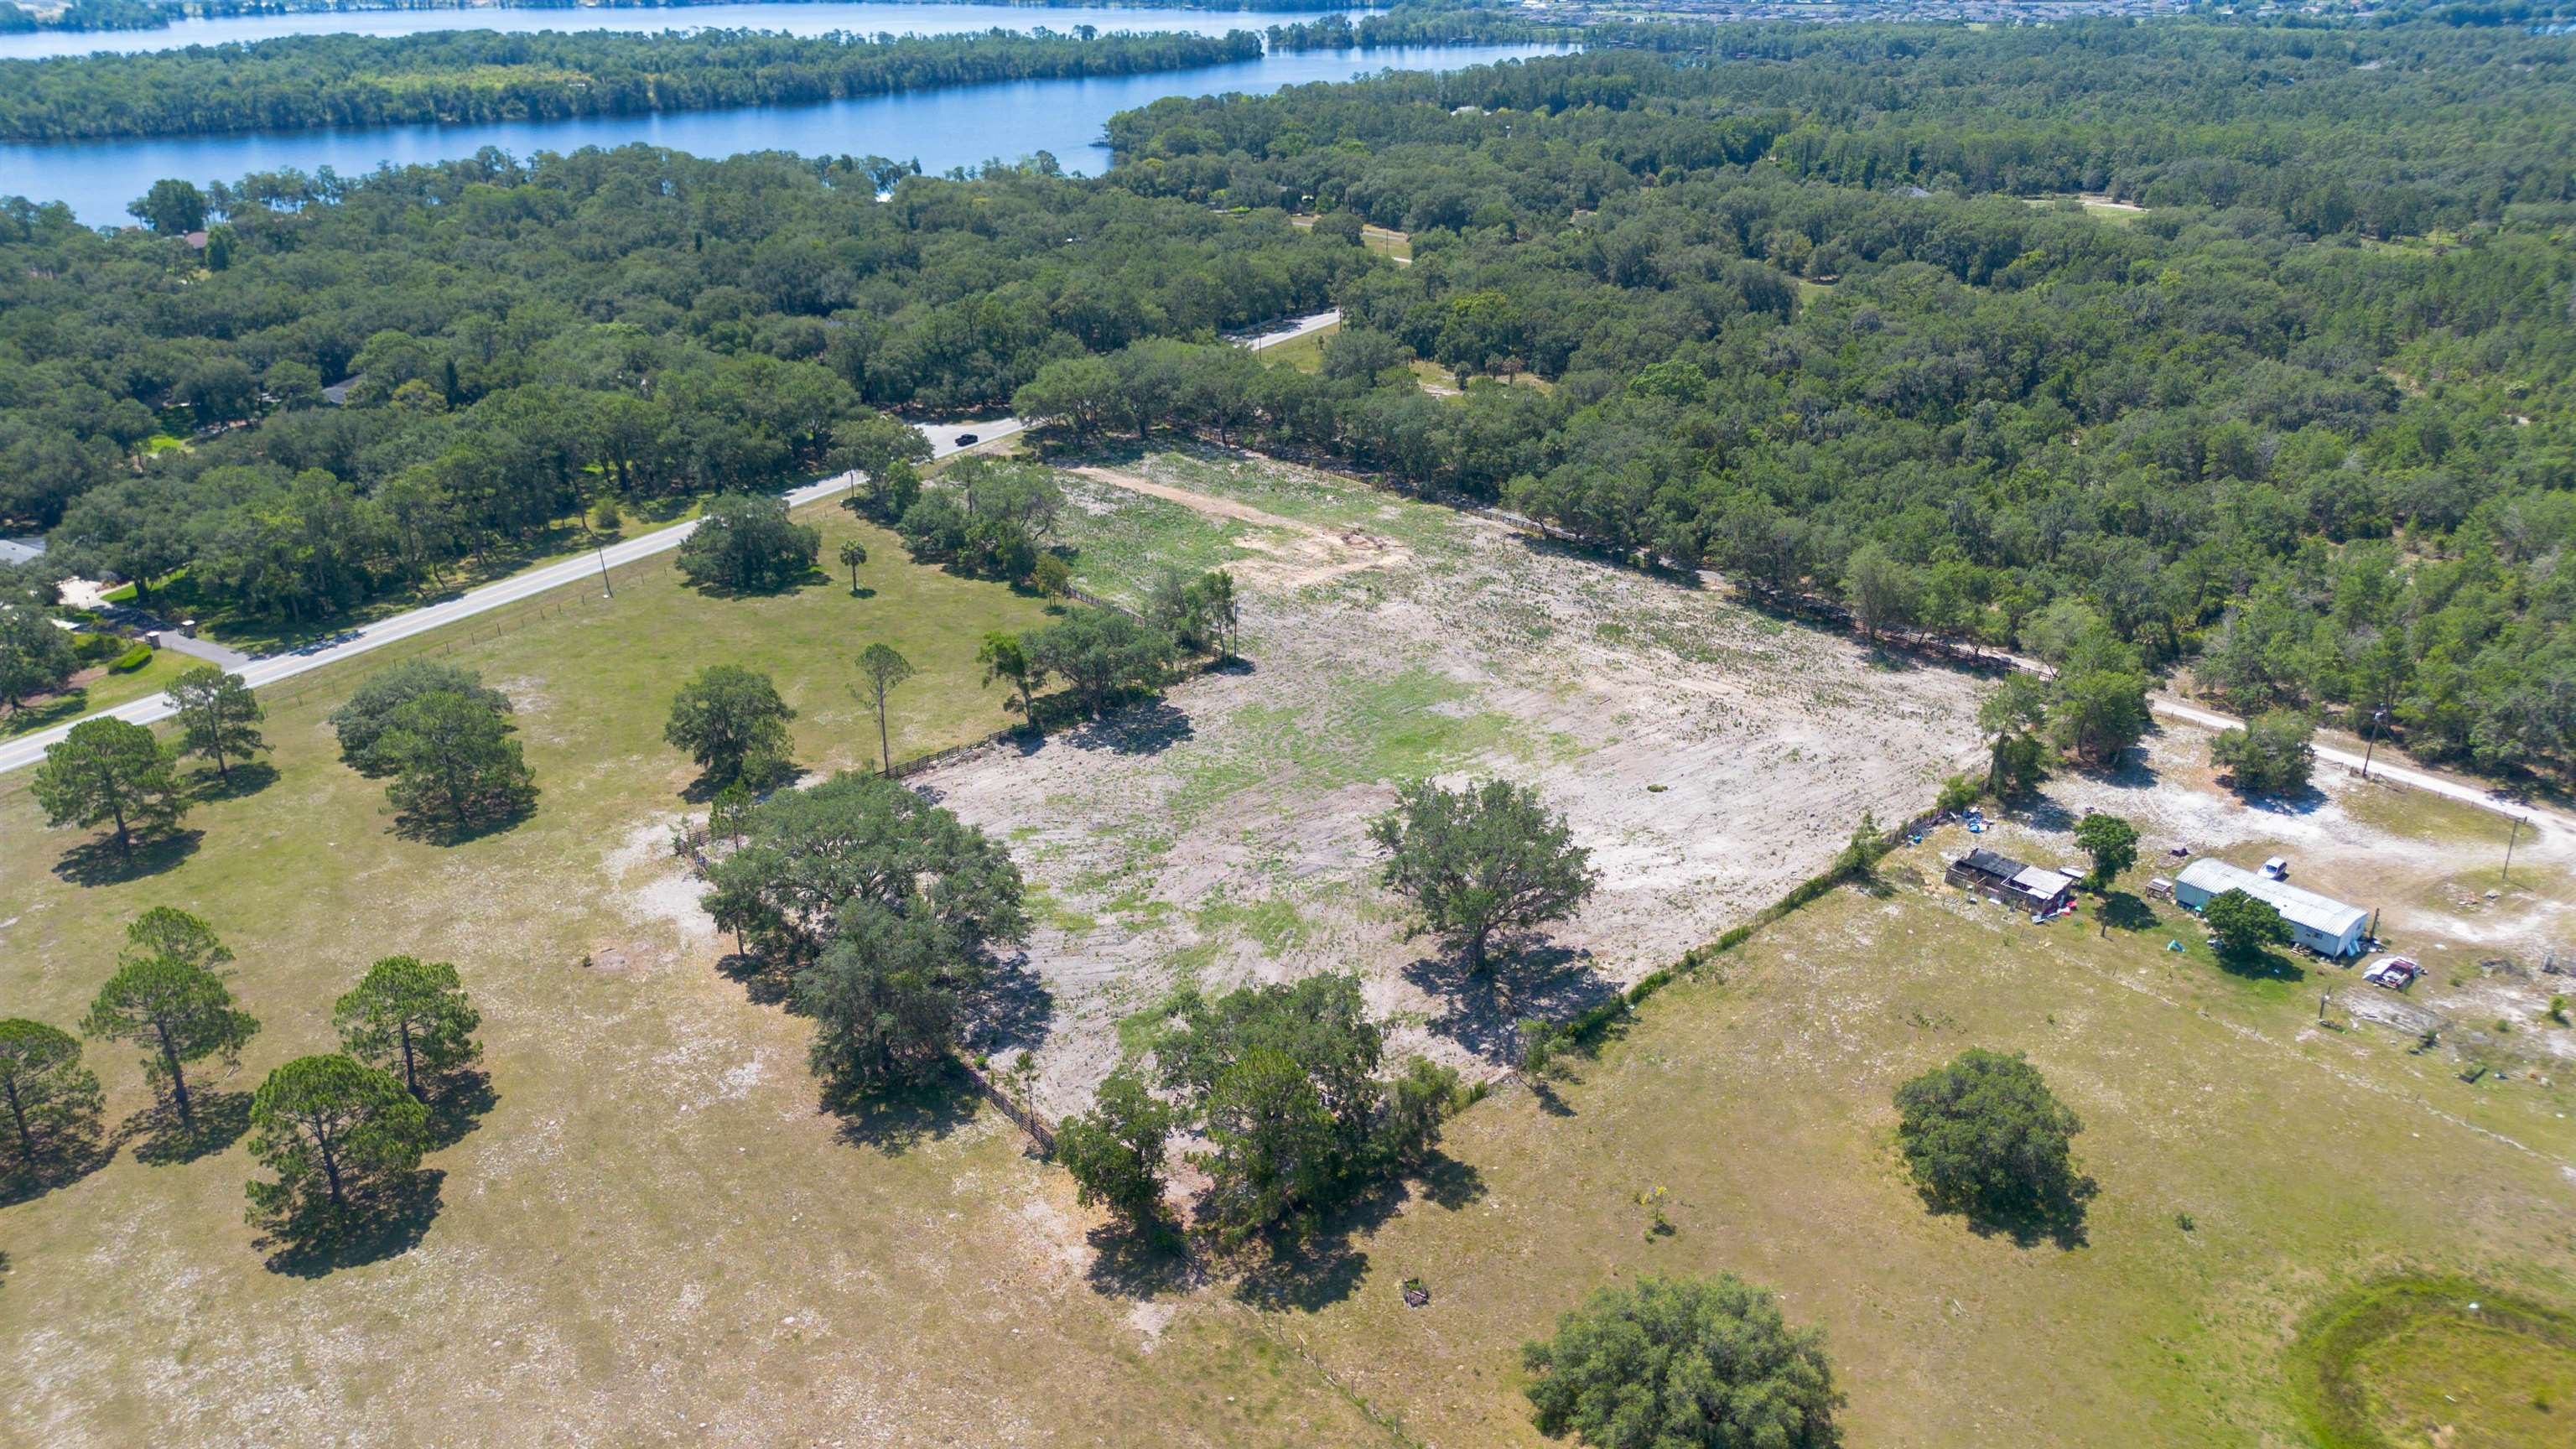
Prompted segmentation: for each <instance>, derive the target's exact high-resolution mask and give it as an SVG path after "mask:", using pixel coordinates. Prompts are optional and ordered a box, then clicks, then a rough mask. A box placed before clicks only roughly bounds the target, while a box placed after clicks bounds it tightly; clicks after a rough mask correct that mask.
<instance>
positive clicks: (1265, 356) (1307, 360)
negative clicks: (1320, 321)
mask: <svg viewBox="0 0 2576 1449" xmlns="http://www.w3.org/2000/svg"><path fill="white" fill-rule="evenodd" d="M1341 330H1342V324H1341V323H1339V322H1333V323H1328V324H1326V325H1324V326H1322V327H1318V328H1316V329H1315V330H1314V331H1312V332H1309V333H1307V334H1306V335H1304V336H1303V337H1292V338H1290V339H1288V340H1287V341H1285V342H1282V343H1280V344H1279V345H1278V346H1276V347H1265V348H1263V349H1261V360H1262V361H1264V362H1267V363H1270V364H1271V365H1273V366H1275V367H1293V368H1295V369H1297V370H1298V371H1299V372H1321V371H1323V370H1324V343H1325V342H1326V341H1327V340H1329V339H1330V338H1331V337H1332V336H1333V334H1335V333H1337V332H1339V331H1341Z"/></svg>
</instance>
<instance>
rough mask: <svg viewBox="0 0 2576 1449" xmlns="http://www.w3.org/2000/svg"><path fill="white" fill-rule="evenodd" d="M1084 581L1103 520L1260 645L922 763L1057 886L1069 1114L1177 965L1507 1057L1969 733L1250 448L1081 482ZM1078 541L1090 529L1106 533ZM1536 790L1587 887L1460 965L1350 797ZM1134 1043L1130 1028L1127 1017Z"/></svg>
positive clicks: (1914, 800)
mask: <svg viewBox="0 0 2576 1449" xmlns="http://www.w3.org/2000/svg"><path fill="white" fill-rule="evenodd" d="M1074 476H1075V477H1076V478H1077V479H1078V480H1079V481H1078V482H1077V483H1075V485H1074V487H1075V489H1076V499H1075V501H1076V502H1077V503H1078V504H1079V505H1080V506H1079V507H1077V508H1075V509H1072V510H1068V512H1069V514H1071V515H1072V516H1073V517H1074V519H1075V520H1076V524H1075V526H1076V529H1077V536H1076V537H1074V538H1073V539H1072V540H1071V541H1072V542H1073V543H1074V544H1075V545H1076V547H1077V548H1078V549H1081V550H1082V553H1081V557H1082V558H1083V559H1084V560H1085V561H1086V570H1087V571H1086V577H1085V583H1086V586H1088V587H1091V588H1093V589H1095V590H1097V591H1102V592H1108V593H1113V594H1114V593H1116V592H1118V591H1119V590H1120V589H1121V588H1122V587H1126V588H1130V589H1132V587H1133V584H1134V580H1135V578H1136V577H1138V576H1139V575H1138V574H1137V572H1136V570H1135V569H1134V568H1132V567H1130V568H1128V569H1126V570H1125V573H1124V576H1123V577H1122V576H1121V574H1120V572H1117V571H1111V570H1107V569H1103V568H1100V567H1099V566H1097V565H1096V564H1095V563H1094V561H1095V560H1096V559H1097V558H1099V557H1101V556H1103V555H1106V554H1110V553H1114V552H1116V550H1114V549H1111V548H1109V547H1107V546H1106V545H1107V541H1108V540H1109V538H1110V537H1111V536H1112V535H1116V536H1118V537H1120V538H1123V539H1125V540H1128V541H1129V542H1130V543H1131V544H1135V543H1136V542H1137V541H1139V540H1141V544H1137V546H1135V547H1133V548H1131V549H1130V552H1132V554H1133V555H1134V556H1135V557H1137V558H1139V559H1143V560H1154V559H1164V560H1168V559H1170V558H1174V557H1183V558H1191V559H1193V560H1194V561H1211V562H1226V563H1227V564H1228V566H1230V567H1233V568H1234V569H1235V570H1236V573H1237V577H1238V581H1239V583H1240V585H1241V588H1242V592H1243V595H1244V623H1243V633H1244V640H1245V645H1244V648H1245V653H1246V654H1247V655H1249V656H1250V657H1251V659H1252V661H1253V663H1252V664H1251V665H1250V666H1249V667H1247V668H1246V669H1244V670H1241V671H1238V672H1219V673H1213V674H1210V675H1207V676H1205V677H1202V678H1199V679H1197V680H1194V681H1192V682H1190V683H1187V684H1185V685H1182V686H1180V687H1179V688H1177V689H1175V690H1173V691H1171V692H1170V694H1169V695H1168V697H1167V699H1166V700H1165V701H1164V702H1163V703H1162V704H1161V705H1159V706H1155V707H1149V708H1147V709H1145V710H1142V711H1138V712H1135V713H1132V714H1130V715H1128V716H1124V717H1122V718H1120V719H1117V720H1113V721H1108V722H1104V723H1102V724H1099V725H1093V726H1086V727H1084V728H1081V729H1077V730H1074V731H1071V732H1069V733H1067V734H1064V735H1061V736H1059V737H1057V738H1054V739H1051V740H1049V741H1048V742H1047V743H1046V744H1045V745H1044V746H1043V747H1040V748H1038V749H1036V750H1034V751H1033V752H1031V751H1026V750H1023V749H1022V748H1020V747H1017V746H1004V747H996V748H994V749H991V750H988V751H985V752H983V753H980V754H977V755H974V756H970V757H967V758H965V759H962V760H959V761H956V762H954V763H951V764H949V765H946V766H943V767H942V768H940V769H938V770H935V771H933V772H931V773H929V774H928V775H925V776H923V777H920V783H922V784H923V785H924V786H925V787H926V788H928V789H929V790H931V791H932V792H934V793H935V795H936V797H937V798H938V799H940V800H941V801H942V803H944V804H947V805H948V806H950V807H951V808H953V809H956V810H958V811H959V812H960V813H962V814H963V815H965V816H966V817H967V818H968V819H970V820H973V821H975V822H977V823H979V824H981V825H983V826H985V827H986V828H987V829H989V830H992V831H994V832H995V833H996V834H998V835H1001V836H1003V837H1004V838H1006V839H1008V840H1009V841H1010V842H1011V844H1012V848H1013V851H1014V853H1015V855H1017V856H1018V858H1019V859H1020V861H1021V862H1022V865H1023V868H1024V869H1026V870H1027V871H1028V872H1029V873H1030V876H1031V879H1032V882H1033V884H1034V885H1036V886H1037V887H1039V888H1040V889H1041V890H1042V891H1043V892H1044V894H1045V898H1046V901H1047V904H1048V909H1047V910H1046V911H1045V912H1043V913H1042V917H1041V919H1042V925H1041V928H1040V930H1039V932H1038V933H1037V936H1036V938H1035V939H1033V940H1032V942H1031V943H1030V952H1029V955H1030V960H1031V962H1032V964H1033V965H1034V967H1035V968H1036V969H1037V970H1038V971H1039V972H1040V973H1041V975H1043V977H1044V978H1045V980H1046V982H1047V984H1048V986H1049V988H1050V989H1051V990H1052V991H1053V993H1054V996H1055V1009H1056V1015H1055V1021H1054V1025H1053V1028H1052V1034H1051V1035H1050V1037H1049V1038H1048V1040H1047V1041H1046V1042H1045V1043H1044V1045H1043V1046H1042V1047H1041V1048H1040V1050H1039V1058H1040V1062H1041V1064H1042V1067H1043V1072H1044V1076H1043V1088H1042V1095H1043V1097H1044V1099H1045V1102H1046V1105H1047V1106H1048V1107H1049V1108H1050V1109H1051V1110H1053V1111H1058V1112H1061V1111H1067V1110H1072V1109H1073V1108H1075V1107H1078V1106H1079V1105H1081V1104H1082V1102H1083V1101H1085V1100H1086V1099H1087V1097H1088V1095H1089V1092H1090V1088H1091V1086H1092V1084H1093V1083H1094V1082H1096V1081H1097V1079H1098V1077H1099V1075H1100V1074H1101V1073H1102V1072H1104V1071H1105V1070H1106V1068H1107V1064H1108V1063H1109V1062H1110V1061H1111V1060H1112V1059H1113V1058H1114V1056H1115V1055H1116V1053H1117V1051H1118V1049H1119V1046H1120V1034H1119V1031H1118V1025H1119V1022H1120V1020H1121V1019H1122V1018H1125V1017H1128V1016H1130V1015H1132V1014H1134V1013H1137V1012H1139V1011H1143V1010H1147V1009H1149V1008H1150V1007H1152V1006H1153V1005H1154V1004H1155V1003H1157V1002H1158V1001H1160V1000H1162V999H1164V998H1165V997H1166V995H1167V994H1168V993H1169V992H1170V991H1171V990H1172V989H1173V988H1175V987H1177V986H1180V985H1183V984H1185V983H1199V984H1204V985H1207V986H1210V987H1216V986H1222V985H1226V984H1233V983H1237V982H1242V981H1247V980H1274V979H1287V978H1292V977H1295V976H1298V975H1302V974H1305V973H1309V972H1313V971H1317V970H1324V969H1351V970H1356V971H1358V972H1359V973H1360V974H1361V976H1362V977H1363V979H1364V980H1365V981H1366V982H1367V983H1368V988H1369V992H1370V995H1371V998H1372V1001H1373V1004H1374V1005H1376V1006H1377V1007H1378V1008H1379V1009H1381V1010H1383V1011H1386V1012H1389V1013H1393V1014H1395V1015H1396V1016H1397V1017H1398V1018H1399V1019H1400V1020H1402V1021H1405V1022H1407V1023H1409V1024H1414V1025H1416V1026H1418V1028H1419V1029H1420V1032H1421V1033H1422V1035H1423V1036H1425V1037H1427V1039H1428V1043H1427V1044H1428V1046H1429V1049H1430V1050H1432V1051H1434V1052H1435V1053H1438V1054H1440V1055H1443V1056H1447V1057H1449V1058H1451V1059H1453V1060H1460V1061H1464V1062H1470V1063H1474V1062H1481V1063H1484V1064H1487V1065H1489V1066H1490V1065H1494V1064H1498V1063H1500V1062H1501V1061H1502V1060H1503V1059H1504V1052H1505V1050H1506V1047H1507V1042H1508V1038H1509V1035H1510V1029H1511V1024H1512V1022H1513V1021H1514V1020H1516V1019H1517V1018H1518V1017H1521V1016H1526V1015H1537V1014H1552V1013H1558V1012H1563V1011H1570V1010H1573V1009H1576V1008H1577V1007H1579V1006H1580V1005H1581V1004H1583V1003H1585V1002H1587V1001H1589V1000H1591V999H1593V998H1595V997H1597V995H1598V994H1599V993H1600V992H1602V991H1604V990H1607V989H1610V988H1611V987H1613V986H1615V985H1618V984H1621V983H1625V982H1627V981H1631V980H1634V979H1635V978H1636V977H1638V976H1640V975H1642V974H1644V973H1645V972H1647V971H1649V970H1651V969H1653V968H1654V967H1656V966H1658V965H1661V964H1664V963H1666V962H1668V961H1670V960H1671V959H1673V958H1674V957H1675V956H1677V955H1679V954H1680V953H1681V952H1682V951H1684V950H1686V949H1688V948H1689V947H1691V946H1693V945H1695V944H1697V943H1699V942H1701V941H1704V940H1706V939H1708V938H1709V937H1711V936H1713V935H1715V934H1717V933H1718V932H1720V931H1722V930H1724V929H1725V928H1726V927H1727V926H1728V925H1731V924H1733V923H1734V922H1736V921H1738V920H1741V919H1742V918H1743V917H1744V916H1746V915H1748V914H1749V913H1750V912H1752V911H1753V910H1755V909H1757V908H1758V907H1759V906H1760V905H1762V904H1764V903H1767V902H1768V901H1770V900H1772V899H1774V898H1776V897H1777V896H1778V895H1779V894H1780V893H1781V892H1782V891H1783V890H1784V889H1786V888H1787V887H1788V886H1789V885H1791V884H1793V883H1795V882H1796V881H1798V880H1801V879H1803V878H1805V877H1806V876H1808V875H1811V874H1813V873H1815V871H1816V870H1818V869H1819V868H1820V867H1822V866H1823V865H1824V864H1825V863H1826V861H1827V860H1828V859H1830V857H1831V856H1832V854H1833V852H1834V850H1835V849H1836V848H1837V847H1838V846H1839V844H1840V842H1841V840H1842V839H1843V837H1844V836H1845V835H1846V834H1847V832H1848V831H1849V829H1850V828H1851V826H1852V825H1853V824H1854V823H1855V822H1857V821H1858V820H1859V819H1860V817H1861V815H1862V813H1863V812H1864V811H1869V812H1874V813H1875V814H1876V815H1877V816H1878V817H1879V818H1880V819H1881V820H1892V819H1898V818H1902V817H1904V816H1906V815H1909V814H1911V813H1913V812H1914V811H1915V810H1917V809H1919V808H1921V807H1922V806H1923V805H1924V804H1926V803H1928V801H1929V799H1930V796H1931V793H1932V791H1933V789H1934V787H1935V785H1936V784H1937V782H1938V780H1939V778H1940V777H1941V776H1942V775H1944V774H1946V773H1948V772H1950V771H1952V770H1955V769H1957V768H1960V766H1961V765H1962V764H1963V763H1964V762H1965V761H1966V760H1967V759H1969V758H1971V757H1973V756H1975V755H1976V753H1977V742H1976V739H1975V735H1974V728H1973V724H1972V715H1973V712H1974V708H1975V698H1976V695H1977V693H1978V691H1979V689H1980V688H1981V687H1982V686H1980V685H1979V683H1978V682H1977V681H1976V680H1975V679H1973V678H1972V677H1970V676H1966V675H1962V674H1953V673H1948V672H1944V671H1940V670H1936V669H1929V668H1922V667H1917V666H1913V665H1911V664H1907V663H1903V662H1899V661H1894V660H1889V659H1883V658H1874V657H1873V656H1872V655H1871V654H1870V652H1869V651H1867V650H1865V649H1864V648H1862V647H1860V646H1859V645H1857V644H1855V643H1853V642H1851V641H1848V640H1844V639H1840V638H1835V637H1832V636H1829V635H1825V634H1821V633H1816V632H1810V631H1807V630H1804V629H1801V628H1798V627H1795V626H1792V625H1788V624H1784V623H1781V622H1780V621H1777V620H1774V619H1769V618H1765V617H1763V616H1761V615H1759V614H1755V613H1753V612H1750V611H1748V610H1746V609H1743V608H1741V607H1739V606H1736V605H1734V604H1731V603H1729V602H1726V601H1725V600H1723V599H1721V598H1719V597H1717V596H1715V595H1714V594H1712V593H1710V592H1708V591H1705V590H1701V589H1697V588H1693V587H1690V586H1688V585H1685V584H1681V583H1675V582H1671V581H1668V580H1663V579H1658V578H1653V577H1649V576H1646V575H1642V574H1637V573H1632V572H1626V571H1622V570H1620V569H1617V568H1613V567H1610V566H1607V565H1605V564H1602V563H1600V562H1598V561H1595V560H1592V559H1589V558H1585V557H1580V556H1577V555H1573V554H1568V553H1564V552H1559V551H1555V550H1552V549H1550V548H1548V547H1546V546H1543V545H1538V544H1535V543H1533V542H1532V541H1531V540H1529V539H1527V538H1524V537H1523V536H1521V535H1519V534H1516V533H1514V532H1512V531H1511V530H1509V529H1507V528H1505V527H1503V526H1501V525H1498V524H1495V523H1492V522H1489V521H1486V520H1483V519H1478V518H1472V517H1466V516H1462V515H1460V514H1457V513H1455V512H1452V511H1449V510H1445V509H1440V508H1436V507H1432V506H1429V505H1423V504H1415V503H1410V502H1400V501H1393V500H1390V499H1388V498H1387V497H1385V496H1383V495H1379V494H1375V493H1372V492H1369V491H1368V490H1366V489H1364V488H1362V487H1360V486H1358V485H1356V484H1353V483H1351V482H1349V481H1348V480H1345V479H1341V478H1337V477H1333V476H1331V475H1326V474H1320V473H1314V472H1310V471H1306V470H1302V469H1296V468H1293V467H1289V466H1286V465H1282V464H1278V463H1275V462H1269V461H1266V460H1252V459H1244V458H1231V457H1226V456H1221V455H1211V456H1206V457H1180V456H1175V455H1153V456H1150V457H1148V458H1146V459H1144V460H1142V461H1141V462H1134V463H1128V464H1122V465H1120V466H1118V467H1114V468H1085V469H1082V470H1080V471H1079V472H1078V473H1077V474H1076V475H1074ZM1093 541H1099V542H1101V543H1102V544H1103V546H1102V547H1101V548H1098V549H1095V548H1092V547H1089V546H1087V545H1088V544H1090V543H1091V542H1093ZM1491 775H1502V776H1507V777H1510V778H1513V779H1516V780H1521V781H1524V782H1527V783H1530V784H1534V785H1536V786H1537V787H1538V788H1539V789H1540V790H1541V791H1543V792H1544V793H1545V794H1546V795H1547V797H1548V798H1549V800H1550V801H1551V802H1552V803H1553V804H1554V805H1555V806H1556V807H1557V808H1559V809H1562V810H1564V811H1565V812H1566V813H1567V815H1568V817H1569V818H1570V819H1571V821H1572V823H1573V825H1574V828H1575V832H1576V836H1577V838H1578V839H1579V840H1580V841H1581V842H1582V843H1583V844H1584V845H1585V846H1587V847H1588V848H1589V849H1590V850H1591V851H1592V855H1593V860H1594V863H1595V864H1596V866H1597V867H1598V868H1599V870H1600V873H1601V888H1600V891H1599V893H1598V894H1597V895H1596V897H1595V898H1594V899H1593V901H1592V902H1591V903H1590V904H1589V905H1588V906H1587V907H1586V908H1585V909H1584V910H1583V911H1582V912H1581V913H1580V914H1579V915H1577V916H1576V917H1575V918H1574V919H1573V920H1571V921H1569V922H1567V923H1565V924H1564V925H1563V926H1562V927H1560V928H1558V929H1556V930H1554V931H1551V932H1547V933H1544V934H1542V935H1540V936H1538V937H1535V938H1533V939H1531V940H1529V941H1527V942H1524V943H1522V945H1523V946H1524V947H1525V948H1526V949H1525V950H1524V952H1523V954H1522V957H1521V960H1520V962H1519V963H1518V964H1517V965H1516V966H1514V967H1512V968H1507V969H1505V970H1503V971H1501V972H1498V973H1497V974H1496V976H1495V977H1494V978H1492V979H1490V980H1470V979H1467V978H1466V977H1464V976H1463V974H1462V973H1461V972H1459V970H1458V969H1457V968H1456V967H1455V966H1454V965H1453V964H1452V963H1451V962H1450V961H1449V960H1448V958H1447V957H1446V955H1445V954H1444V953H1443V952H1442V951H1441V950H1440V949H1439V945H1438V943H1437V942H1435V941H1433V940H1431V939H1428V938H1416V939H1408V938H1407V929H1406V928H1407V921H1406V919H1405V917H1404V914H1403V912H1402V910H1401V909H1400V907H1399V906H1398V903H1396V902H1395V901H1394V900H1392V899H1391V898H1389V897H1387V896H1386V895H1385V894H1384V893H1383V892H1382V891H1380V890H1379V888H1378V887H1377V886H1376V884H1375V882H1374V875H1375V870H1376V859H1375V852H1374V850H1373V848H1372V847H1371V846H1370V845H1369V844H1368V842H1367V839H1366V835H1365V829H1366V824H1367V821H1368V820H1369V819H1370V818H1371V817H1372V816H1374V815H1376V814H1378V813H1379V812H1381V811H1383V810H1384V809H1385V808H1386V807H1387V806H1388V805H1389V804H1390V803H1391V801H1392V799H1393V797H1394V791H1395V786H1396V785H1397V783H1398V782H1400V781H1402V780H1405V779H1409V778H1414V777H1417V776H1435V777H1440V778H1443V779H1445V780H1450V781H1453V782H1454V781H1457V780H1463V779H1467V778H1474V777H1485V776H1491ZM1131 1040H1132V1034H1131Z"/></svg>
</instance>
